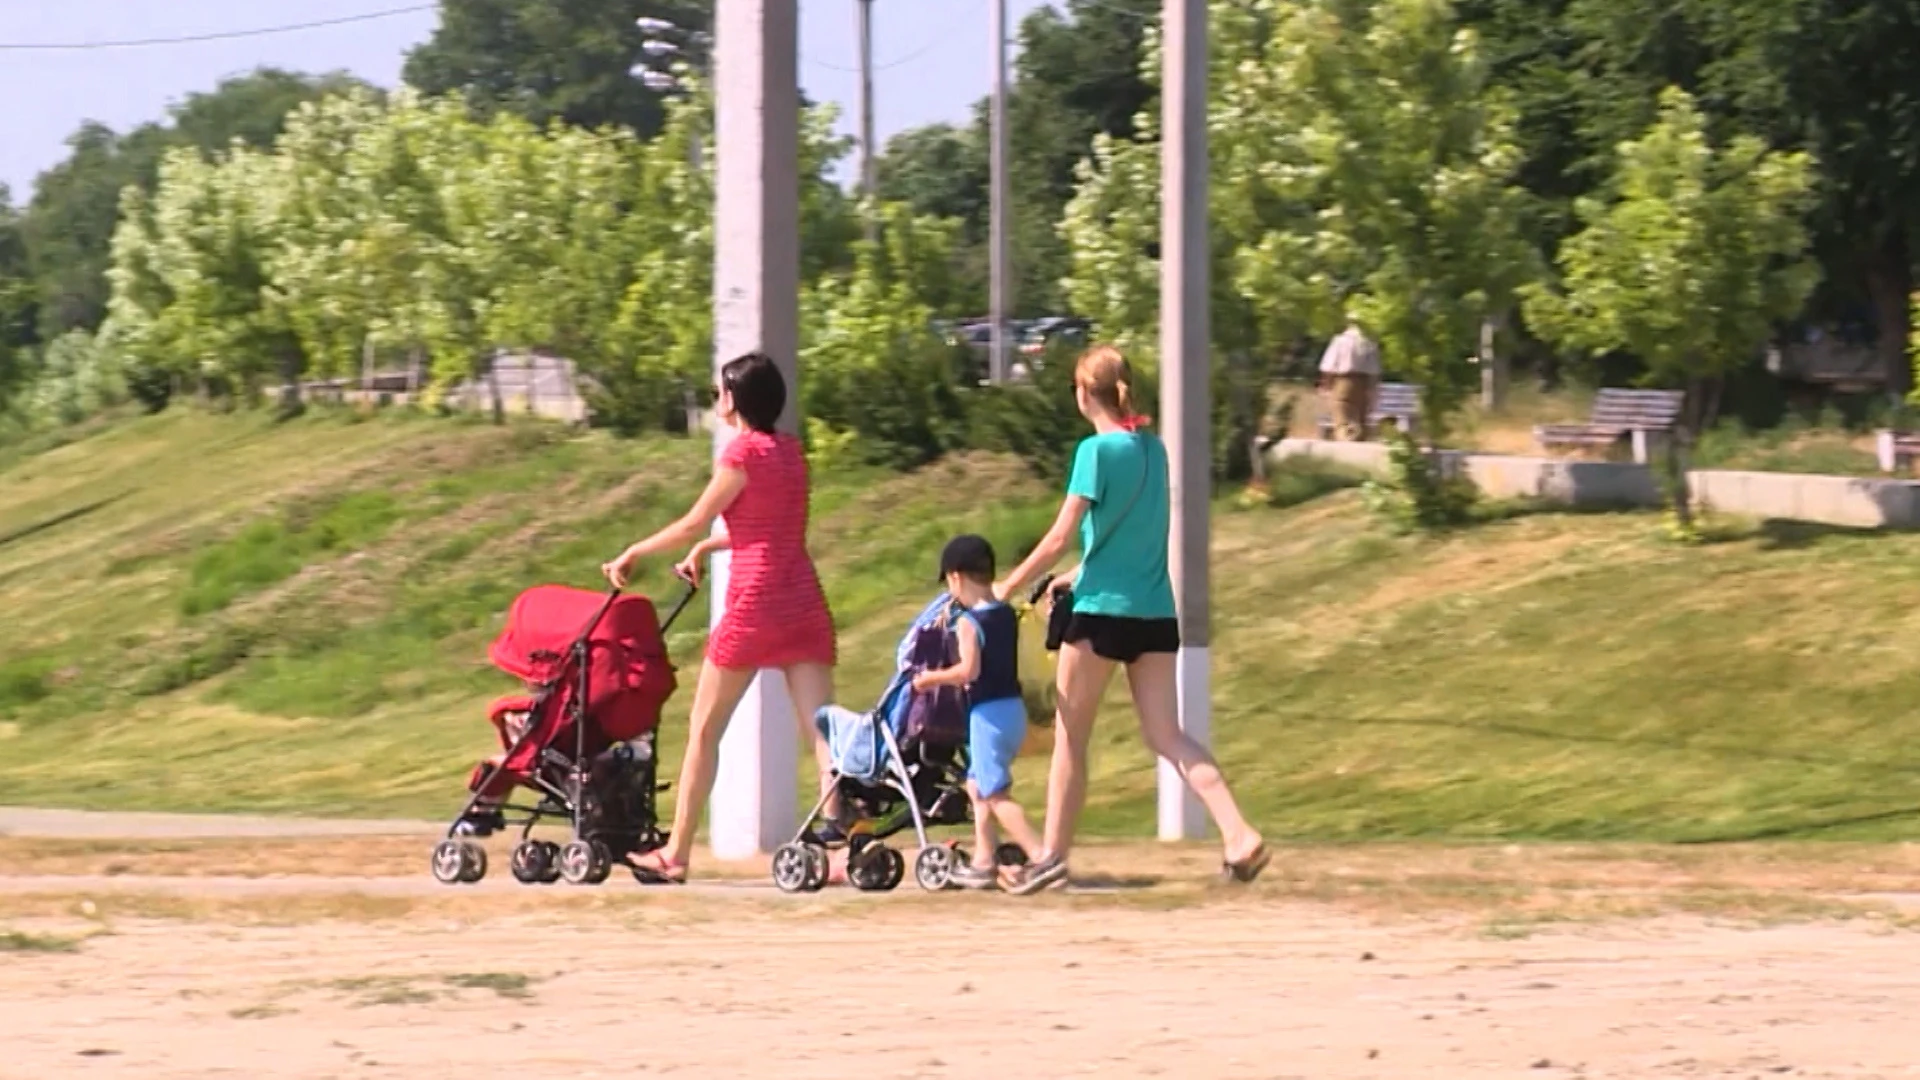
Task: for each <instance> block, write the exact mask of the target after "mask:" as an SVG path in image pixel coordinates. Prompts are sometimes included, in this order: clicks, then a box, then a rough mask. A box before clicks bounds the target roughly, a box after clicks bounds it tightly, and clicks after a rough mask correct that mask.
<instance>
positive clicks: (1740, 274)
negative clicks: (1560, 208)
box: [1526, 89, 1817, 385]
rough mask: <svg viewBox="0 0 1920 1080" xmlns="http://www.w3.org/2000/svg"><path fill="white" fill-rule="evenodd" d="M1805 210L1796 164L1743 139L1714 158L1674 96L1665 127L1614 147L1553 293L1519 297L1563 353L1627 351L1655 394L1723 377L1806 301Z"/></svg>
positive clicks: (1808, 169) (1807, 171)
mask: <svg viewBox="0 0 1920 1080" xmlns="http://www.w3.org/2000/svg"><path fill="white" fill-rule="evenodd" d="M1812 198H1813V165H1812V162H1811V160H1810V159H1809V158H1808V157H1807V156H1806V155H1805V154H1802V153H1778V152H1774V151H1769V150H1768V149H1767V148H1766V146H1765V145H1764V144H1763V143H1761V142H1760V141H1759V140H1758V139H1755V138H1752V137H1744V136H1743V137H1740V138H1737V139H1734V140H1733V141H1731V142H1730V143H1728V144H1727V145H1726V146H1725V147H1724V148H1716V147H1714V145H1713V144H1712V142H1711V141H1710V140H1709V139H1708V137H1707V134H1706V131H1705V130H1704V122H1703V119H1702V117H1701V115H1700V112H1699V110H1698V109H1697V108H1695V106H1694V104H1693V100H1692V98H1690V97H1689V96H1688V95H1687V94H1686V93H1685V92H1684V91H1681V90H1677V89H1676V90H1669V91H1667V92H1666V93H1665V95H1663V97H1662V101H1661V118H1660V122H1659V123H1658V124H1656V125H1655V126H1654V127H1653V128H1652V129H1651V130H1649V131H1648V132H1647V133H1646V135H1645V136H1644V137H1643V138H1641V139H1639V140H1636V141H1633V142H1629V143H1626V144H1624V145H1623V146H1622V147H1621V148H1620V151H1619V165H1618V170H1617V172H1616V174H1615V177H1614V179H1613V183H1612V186H1611V191H1610V193H1609V197H1608V198H1605V199H1600V198H1593V199H1584V200H1582V201H1581V202H1580V204H1579V215H1580V219H1581V221H1582V222H1584V223H1585V228H1584V229H1583V230H1582V231H1581V232H1580V233H1579V234H1578V235H1576V236H1574V237H1573V238H1572V239H1570V240H1568V241H1567V243H1566V244H1564V245H1563V246H1562V247H1561V249H1560V255H1559V260H1558V261H1559V266H1560V271H1561V276H1562V278H1563V281H1562V284H1561V286H1560V287H1559V288H1558V289H1555V288H1549V287H1546V286H1534V287H1531V288H1529V289H1528V290H1527V295H1526V315H1527V320H1528V322H1529V324H1530V325H1531V326H1532V327H1533V328H1534V330H1535V331H1536V332H1537V333H1539V334H1541V335H1542V336H1543V337H1545V338H1546V339H1547V340H1549V341H1552V342H1554V343H1556V344H1559V345H1560V346H1562V347H1564V348H1567V349H1572V350H1578V351H1580V352H1583V353H1586V354H1589V355H1596V356H1597V355H1600V354H1603V353H1606V352H1609V351H1612V350H1616V349H1622V350H1628V351H1631V352H1632V353H1633V354H1635V355H1636V356H1638V357H1640V358H1641V360H1642V361H1643V362H1644V363H1645V364H1646V365H1647V373H1648V378H1649V379H1650V380H1651V381H1656V382H1662V383H1666V384H1669V385H1675V384H1680V385H1684V384H1688V383H1692V382H1696V381H1698V380H1702V379H1710V378H1714V377H1717V376H1719V375H1722V374H1724V373H1725V372H1727V371H1728V370H1729V369H1731V368H1732V367H1733V366H1735V365H1737V364H1740V363H1742V362H1744V361H1746V360H1748V359H1750V358H1751V357H1752V356H1753V355H1754V354H1755V353H1757V352H1758V351H1759V349H1760V348H1761V346H1762V345H1764V344H1765V342H1766V340H1767V338H1768V335H1769V334H1770V332H1771V330H1772V326H1773V324H1774V322H1775V321H1776V320H1779V319H1784V318H1787V317H1790V316H1791V315H1792V314H1793V313H1794V312H1796V311H1797V310H1799V307H1800V305H1801V303H1802V302H1803V301H1804V300H1805V299H1806V296H1807V294H1808V292H1809V291H1810V290H1811V289H1812V287H1813V284H1814V281H1815V276H1816V274H1817V269H1816V268H1815V266H1814V265H1813V264H1812V263H1811V262H1810V261H1808V260H1807V259H1806V249H1807V234H1806V229H1805V226H1804V225H1803V215H1804V213H1805V211H1806V210H1807V208H1808V206H1809V204H1810V203H1811V201H1812Z"/></svg>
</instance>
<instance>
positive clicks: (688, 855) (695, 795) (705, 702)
mask: <svg viewBox="0 0 1920 1080" xmlns="http://www.w3.org/2000/svg"><path fill="white" fill-rule="evenodd" d="M754 674H755V673H754V672H753V670H752V669H749V668H723V667H720V666H718V665H716V664H705V665H702V666H701V668H700V681H699V683H698V684H697V685H696V686H695V687H694V691H693V717H692V719H691V720H689V721H688V724H687V756H686V757H685V758H684V759H682V761H681V762H680V784H679V788H680V790H679V793H678V794H677V795H675V797H674V800H673V834H672V837H671V839H670V841H669V843H668V845H667V851H666V853H665V857H666V860H667V861H668V862H670V863H673V864H675V865H677V866H685V865H686V864H687V863H688V862H689V861H690V860H691V859H692V858H693V836H694V833H695V832H697V831H699V828H700V814H701V812H702V811H704V810H706V808H707V797H708V796H710V795H712V794H713V776H714V773H715V772H716V771H717V770H718V769H719V768H720V736H722V735H725V734H726V733H727V723H728V722H729V721H731V720H732V719H733V710H734V709H735V708H737V707H739V705H740V699H741V698H742V697H744V696H745V695H746V693H747V687H748V685H750V684H751V683H752V682H753V676H754Z"/></svg>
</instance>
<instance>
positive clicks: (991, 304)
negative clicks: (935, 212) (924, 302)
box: [987, 0, 1013, 383]
mask: <svg viewBox="0 0 1920 1080" xmlns="http://www.w3.org/2000/svg"><path fill="white" fill-rule="evenodd" d="M992 8H993V18H992V27H991V29H990V30H989V31H988V33H989V36H990V37H991V39H992V42H991V44H992V49H993V116H992V120H991V123H990V126H991V128H992V132H991V133H992V137H993V138H992V142H993V145H992V148H991V150H990V159H989V164H988V168H989V170H990V172H991V174H992V175H991V184H992V191H991V194H990V198H989V204H990V209H989V217H990V221H989V222H988V229H989V231H990V232H991V234H992V235H991V237H990V239H989V240H988V247H989V253H988V257H987V259H988V266H987V273H988V277H989V283H988V302H987V318H988V319H990V320H992V323H993V325H992V336H991V337H990V338H988V349H989V353H988V363H987V377H988V379H989V380H990V381H992V382H995V383H1002V382H1005V381H1006V380H1007V353H1008V346H1009V345H1010V344H1011V343H1010V342H1008V341H1007V317H1008V316H1009V315H1010V314H1011V313H1012V312H1011V308H1012V305H1013V288H1012V283H1011V282H1010V281H1009V280H1008V278H1009V276H1010V275H1011V273H1012V270H1013V267H1012V262H1013V259H1012V252H1011V249H1010V247H1009V245H1008V242H1007V216H1008V212H1009V210H1010V209H1011V206H1010V204H1011V202H1012V201H1013V200H1012V197H1011V188H1010V187H1009V185H1008V182H1007V158H1008V156H1009V155H1008V146H1009V142H1008V132H1007V0H993V3H992Z"/></svg>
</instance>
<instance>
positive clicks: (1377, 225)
mask: <svg viewBox="0 0 1920 1080" xmlns="http://www.w3.org/2000/svg"><path fill="white" fill-rule="evenodd" d="M1211 17H1212V25H1213V53H1212V65H1211V66H1212V71H1211V89H1212V97H1211V100H1210V102H1209V116H1210V121H1211V127H1212V130H1213V132H1214V137H1213V138H1212V139H1211V140H1210V152H1211V157H1212V169H1213V178H1212V205H1211V221H1212V225H1213V230H1212V234H1213V238H1214V266H1215V269H1214V274H1215V296H1214V307H1213V318H1214V324H1215V334H1214V340H1215V344H1216V347H1218V348H1219V349H1220V350H1222V351H1223V352H1225V353H1229V354H1231V353H1236V352H1238V353H1248V352H1251V353H1254V354H1256V355H1258V356H1263V357H1270V356H1271V355H1272V354H1274V353H1277V352H1280V351H1282V350H1287V349H1291V348H1294V347H1296V345H1297V343H1299V342H1301V341H1302V340H1303V339H1312V338H1324V337H1326V336H1328V335H1331V334H1332V333H1334V332H1335V331H1336V330H1337V329H1338V328H1339V326H1340V324H1341V323H1342V322H1343V321H1344V319H1345V317H1346V315H1347V314H1348V313H1349V312H1352V313H1354V314H1356V315H1357V316H1358V317H1359V318H1360V319H1361V321H1362V322H1363V323H1364V324H1365V325H1366V326H1367V327H1368V329H1369V330H1370V332H1372V333H1373V335H1374V336H1375V337H1376V338H1377V339H1378V340H1379V341H1380V342H1381V345H1382V348H1383V352H1384V355H1385V358H1386V361H1387V363H1388V365H1389V366H1390V367H1392V368H1393V369H1395V370H1396V371H1397V372H1398V373H1400V374H1403V375H1405V376H1407V377H1409V378H1411V379H1413V380H1415V381H1418V382H1419V383H1421V384H1422V386H1423V387H1424V394H1425V397H1426V400H1425V409H1426V422H1427V423H1428V424H1429V426H1430V430H1432V431H1433V432H1434V433H1436V434H1438V433H1439V432H1440V431H1441V430H1442V429H1441V426H1440V425H1441V424H1442V423H1443V422H1444V418H1445V416H1446V415H1447V414H1448V413H1449V412H1450V411H1451V410H1452V409H1453V408H1454V407H1455V406H1456V405H1457V404H1458V403H1459V401H1460V399H1461V397H1462V396H1463V395H1464V394H1465V393H1466V391H1467V390H1468V388H1469V387H1470V386H1471V385H1472V384H1473V381H1474V377H1475V369H1474V366H1473V364H1472V361H1471V359H1470V356H1471V354H1472V353H1473V351H1474V348H1475V345H1476V342H1477V339H1478V333H1479V327H1480V323H1481V321H1482V320H1483V319H1485V318H1488V317H1490V316H1494V315H1497V314H1499V313H1500V312H1502V311H1504V310H1505V309H1506V308H1507V307H1508V306H1509V305H1510V304H1511V303H1513V296H1514V290H1515V289H1516V288H1518V287H1519V286H1520V285H1521V284H1523V283H1524V282H1526V281H1528V280H1530V279H1531V278H1532V277H1534V276H1535V273H1536V266H1537V259H1536V257H1535V255H1534V252H1533V250H1532V248H1531V247H1530V246H1529V245H1528V244H1527V243H1526V241H1525V238H1524V235H1523V232H1522V222H1523V220H1524V217H1525V213H1526V196H1525V192H1524V191H1523V190H1522V189H1521V188H1520V187H1519V185H1518V183H1517V182H1516V180H1515V179H1514V174H1515V171H1516V170H1517V168H1518V166H1519V151H1518V148H1517V147H1516V145H1515V140H1514V136H1513V117H1512V113H1511V110H1510V109H1508V108H1507V106H1506V104H1505V102H1504V100H1503V99H1502V97H1501V95H1500V94H1498V93H1496V92H1494V91H1493V90H1492V89H1491V88H1490V86H1489V79H1488V74H1487V71H1486V67H1485V64H1484V62H1483V61H1482V59H1481V58H1480V55H1479V53H1478V49H1477V45H1476V40H1475V36H1474V35H1473V33H1472V32H1471V31H1468V30H1466V29H1463V28H1462V27H1460V26H1459V24H1458V21H1457V19H1456V18H1455V16H1454V12H1453V9H1452V5H1451V4H1450V3H1448V2H1447V0H1384V2H1381V3H1378V4H1370V3H1365V2H1362V0H1304V2H1295V0H1284V2H1283V0H1249V2H1245V3H1237V2H1224V0H1223V2H1217V3H1215V4H1214V5H1213V8H1212V12H1211ZM1151 119H1152V118H1151V117H1145V116H1143V117H1142V120H1141V127H1142V129H1143V137H1142V138H1141V139H1138V140H1134V141H1121V140H1113V139H1106V138H1099V139H1096V140H1095V158H1094V161H1093V163H1092V165H1091V166H1090V167H1089V168H1088V169H1087V171H1086V179H1085V182H1084V183H1083V185H1082V187H1081V190H1080V192H1079V194H1077V195H1076V196H1075V198H1074V200H1073V202H1072V204H1070V206H1069V208H1068V213H1067V216H1066V219H1065V222H1064V224H1063V226H1062V227H1063V230H1064V232H1065V235H1066V236H1067V238H1068V241H1069V245H1070V247H1071V248H1072V253H1073V271H1072V275H1071V277H1070V278H1069V281H1068V293H1069V296H1070V298H1071V299H1072V301H1073V303H1074V305H1075V307H1076V308H1077V309H1078V310H1080V311H1082V312H1085V313H1087V314H1088V315H1090V316H1092V317H1094V318H1095V319H1096V321H1097V322H1098V323H1099V324H1100V327H1101V331H1102V332H1103V333H1105V334H1109V335H1113V336H1116V337H1119V338H1121V339H1123V340H1127V341H1130V342H1132V343H1134V344H1135V345H1136V346H1139V345H1144V344H1146V343H1147V342H1148V341H1150V340H1151V335H1152V332H1153V330H1154V328H1155V325H1156V321H1157V311H1158V289H1159V282H1158V272H1157V269H1156V267H1155V266H1154V263H1153V259H1152V258H1151V255H1152V254H1153V253H1154V252H1155V251H1156V249H1157V242H1158V239H1159V235H1158V234H1159V215H1158V212H1157V207H1158V201H1159V200H1158V192H1159V183H1160V169H1159V163H1158V147H1157V145H1156V144H1155V143H1153V142H1152V141H1150V140H1151V135H1152V132H1151Z"/></svg>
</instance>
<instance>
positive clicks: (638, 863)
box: [627, 854, 687, 885]
mask: <svg viewBox="0 0 1920 1080" xmlns="http://www.w3.org/2000/svg"><path fill="white" fill-rule="evenodd" d="M642 860H647V861H642ZM627 866H628V867H629V868H631V869H632V870H633V880H635V881H637V882H639V883H640V884H642V885H685V884H686V883H687V868H686V867H685V866H683V865H680V864H678V863H670V862H668V861H667V860H666V859H663V858H661V857H660V856H658V855H651V854H649V855H642V856H640V858H639V859H636V860H633V861H631V862H629V863H627Z"/></svg>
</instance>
